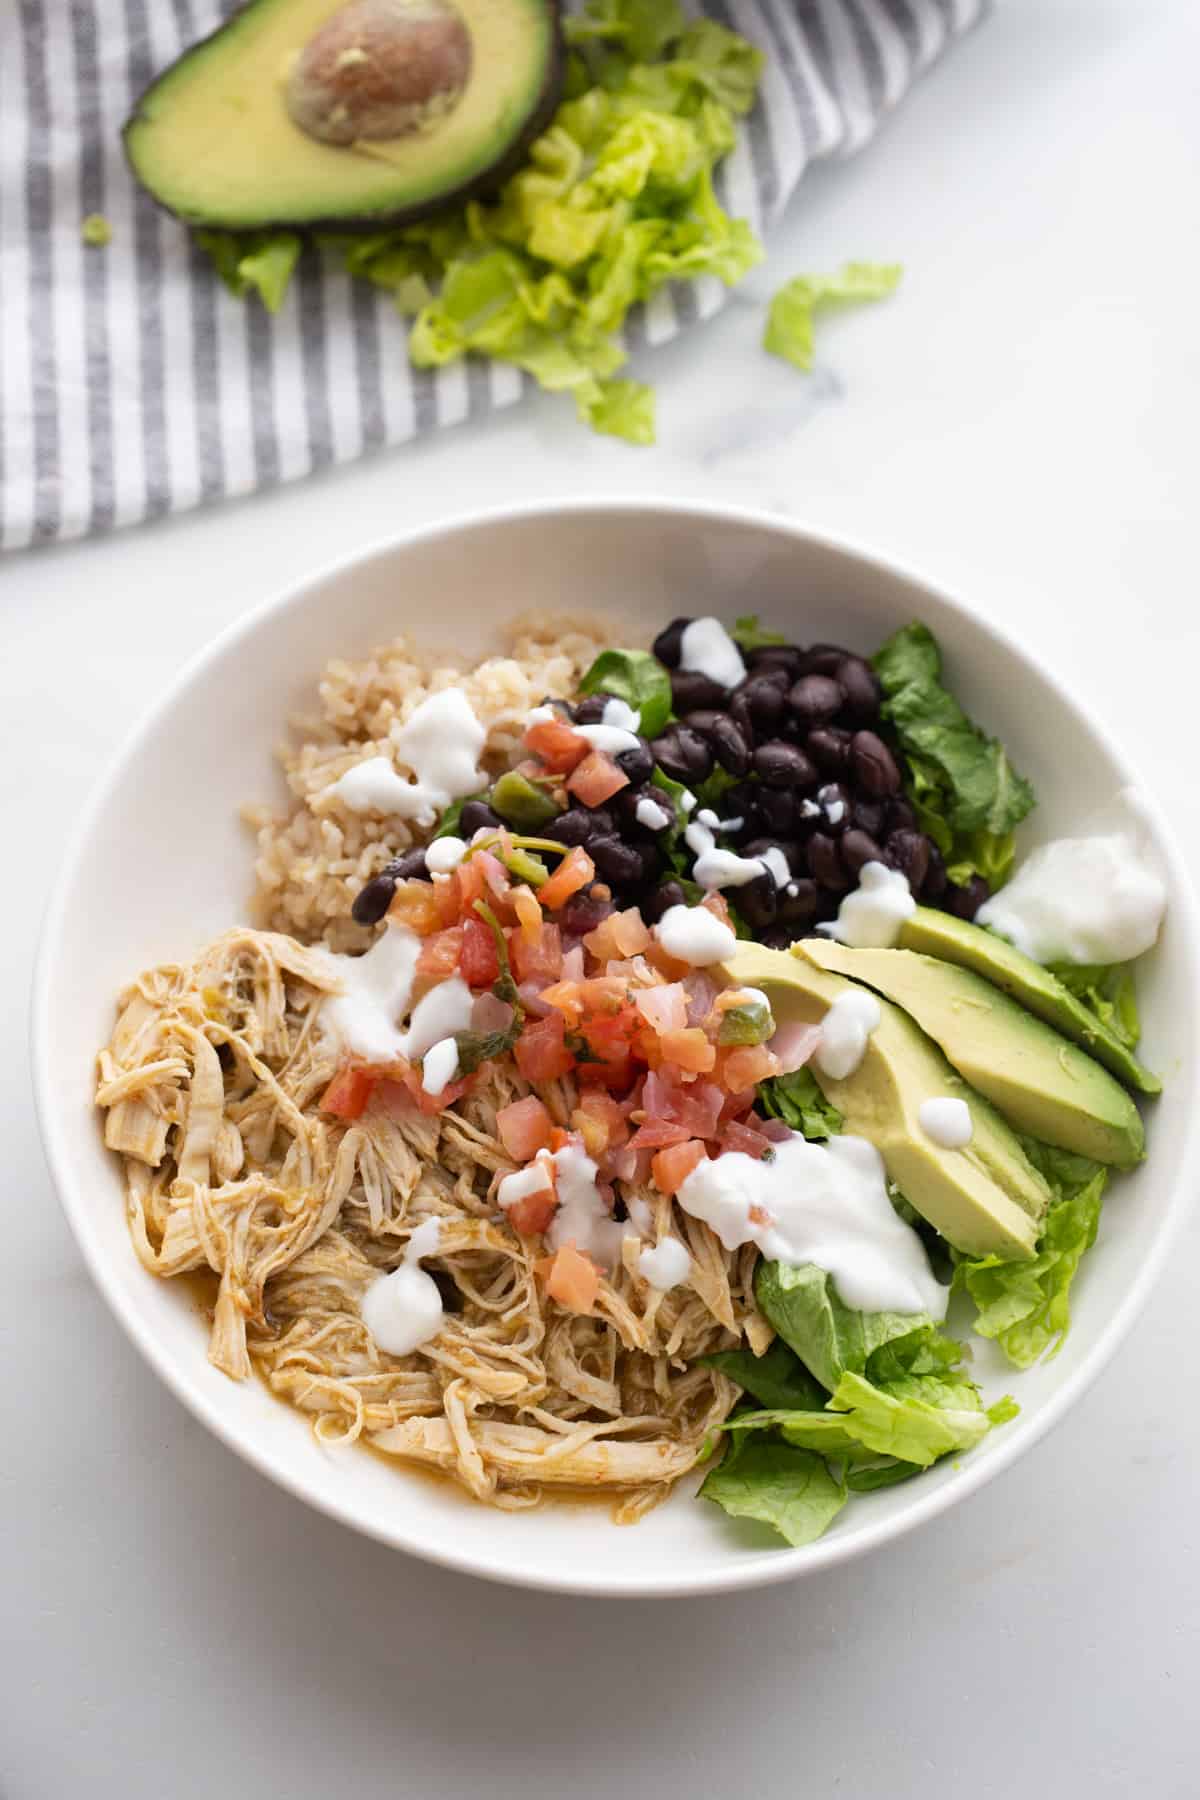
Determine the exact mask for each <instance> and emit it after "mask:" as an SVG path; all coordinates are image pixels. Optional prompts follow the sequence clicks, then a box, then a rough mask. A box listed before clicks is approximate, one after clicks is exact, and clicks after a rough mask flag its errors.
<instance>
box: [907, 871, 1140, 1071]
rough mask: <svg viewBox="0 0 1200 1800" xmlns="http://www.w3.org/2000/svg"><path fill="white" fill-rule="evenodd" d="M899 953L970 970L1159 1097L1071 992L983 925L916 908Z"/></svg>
mask: <svg viewBox="0 0 1200 1800" xmlns="http://www.w3.org/2000/svg"><path fill="white" fill-rule="evenodd" d="M899 942H900V948H901V949H902V950H918V951H921V952H922V953H923V954H924V955H926V956H939V957H941V959H942V960H943V962H951V963H958V964H959V966H960V967H961V968H964V969H974V971H975V973H976V974H977V975H983V976H986V978H987V980H988V981H991V982H994V983H995V985H996V986H997V987H998V988H1002V989H1003V990H1004V992H1005V993H1006V994H1008V995H1009V996H1010V997H1011V998H1012V999H1013V1000H1019V1001H1020V1003H1021V1005H1022V1006H1023V1007H1025V1008H1026V1009H1027V1011H1029V1012H1031V1013H1036V1014H1037V1016H1038V1018H1039V1019H1043V1020H1044V1021H1045V1022H1046V1024H1047V1025H1053V1026H1054V1028H1055V1030H1056V1031H1061V1032H1062V1034H1063V1036H1064V1037H1068V1038H1070V1040H1071V1042H1072V1043H1073V1044H1079V1045H1080V1046H1081V1047H1082V1048H1083V1049H1084V1050H1086V1051H1088V1053H1089V1054H1090V1055H1092V1056H1094V1057H1095V1058H1096V1061H1097V1062H1102V1063H1103V1064H1104V1066H1105V1068H1106V1069H1109V1070H1111V1072H1112V1073H1113V1074H1114V1075H1116V1076H1117V1077H1118V1079H1119V1080H1121V1081H1123V1082H1124V1083H1125V1085H1126V1087H1131V1088H1135V1089H1136V1090H1137V1092H1138V1093H1140V1094H1160V1093H1161V1092H1162V1082H1161V1081H1160V1080H1159V1079H1158V1077H1157V1075H1152V1074H1151V1073H1150V1071H1149V1069H1146V1068H1143V1067H1142V1064H1141V1063H1140V1062H1139V1061H1138V1059H1137V1057H1136V1056H1134V1055H1133V1054H1132V1052H1131V1051H1130V1050H1129V1048H1128V1047H1127V1045H1125V1044H1123V1043H1122V1042H1121V1040H1120V1038H1119V1037H1117V1036H1116V1034H1115V1033H1114V1032H1112V1031H1110V1030H1109V1029H1108V1027H1107V1025H1104V1024H1102V1023H1101V1021H1100V1020H1099V1019H1098V1018H1097V1017H1096V1015H1095V1013H1091V1012H1089V1011H1088V1009H1087V1007H1086V1006H1084V1004H1083V1002H1082V1001H1080V1000H1077V999H1076V997H1075V995H1074V994H1073V993H1072V992H1071V991H1070V989H1069V988H1067V987H1064V986H1063V984H1062V982H1061V981H1059V979H1058V977H1057V976H1056V975H1052V974H1051V973H1050V971H1049V969H1043V968H1042V966H1041V964H1040V963H1035V962H1034V961H1033V960H1032V959H1031V958H1030V957H1028V956H1026V955H1024V954H1023V952H1022V951H1020V950H1018V949H1017V948H1016V947H1015V946H1014V945H1012V944H1010V943H1009V942H1008V941H1007V939H1005V938H1001V937H997V936H996V934H995V932H992V931H985V930H984V929H983V927H982V925H970V924H968V923H967V921H966V920H965V919H955V918H953V917H952V916H951V914H949V913H942V912H935V911H934V910H933V909H932V907H928V906H918V908H917V910H916V912H915V913H913V915H912V917H911V918H909V919H906V920H905V921H904V924H903V925H902V927H901V929H900V940H899Z"/></svg>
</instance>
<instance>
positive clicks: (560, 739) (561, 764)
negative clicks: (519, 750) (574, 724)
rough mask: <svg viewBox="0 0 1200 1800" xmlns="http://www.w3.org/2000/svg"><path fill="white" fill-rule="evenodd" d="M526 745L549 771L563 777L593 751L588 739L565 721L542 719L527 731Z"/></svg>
mask: <svg viewBox="0 0 1200 1800" xmlns="http://www.w3.org/2000/svg"><path fill="white" fill-rule="evenodd" d="M525 743H526V745H527V747H528V748H529V749H530V750H532V751H533V753H534V755H535V756H540V757H541V759H542V761H543V762H544V763H545V765H546V767H547V768H548V769H552V770H554V772H555V773H556V774H562V775H565V774H566V773H567V772H568V771H569V770H570V769H573V768H574V767H575V765H576V764H577V763H581V762H582V761H583V759H584V757H585V756H587V755H588V753H589V751H590V749H591V746H590V745H589V743H588V741H587V739H586V738H585V737H580V735H579V733H578V732H577V731H572V729H571V727H570V726H569V725H568V724H567V723H566V722H565V720H563V719H540V720H539V721H538V723H537V724H536V725H531V726H530V727H529V729H528V730H527V731H526V733H525Z"/></svg>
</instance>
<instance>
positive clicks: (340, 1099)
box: [320, 1067, 378, 1119]
mask: <svg viewBox="0 0 1200 1800" xmlns="http://www.w3.org/2000/svg"><path fill="white" fill-rule="evenodd" d="M377 1081H378V1076H376V1075H373V1074H372V1073H371V1071H370V1070H369V1069H357V1068H352V1067H347V1068H345V1069H339V1070H338V1072H337V1074H336V1075H335V1076H334V1078H333V1080H332V1081H331V1082H330V1084H329V1086H328V1087H327V1088H326V1089H325V1092H324V1093H323V1094H322V1095H321V1100H320V1107H321V1111H322V1112H327V1113H332V1114H333V1116H334V1118H335V1119H359V1118H361V1117H362V1115H363V1113H364V1112H365V1111H366V1107H367V1102H368V1101H369V1100H370V1098H371V1095H372V1093H373V1092H374V1091H375V1085H376V1082H377Z"/></svg>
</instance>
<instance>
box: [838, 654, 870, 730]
mask: <svg viewBox="0 0 1200 1800" xmlns="http://www.w3.org/2000/svg"><path fill="white" fill-rule="evenodd" d="M834 676H835V679H836V681H837V683H838V686H839V687H840V688H841V689H842V690H843V692H844V693H845V696H846V700H845V704H844V705H843V707H842V712H843V714H844V716H845V717H846V718H847V719H849V720H851V721H852V722H853V723H854V724H855V725H870V724H871V723H872V722H873V721H874V720H875V719H877V718H878V717H879V700H880V694H881V689H880V686H879V678H878V676H877V675H876V673H875V671H874V669H873V668H872V667H871V665H870V663H867V662H864V661H863V659H862V657H861V656H844V657H843V658H842V660H841V662H840V663H839V664H838V666H837V668H836V669H835V671H834Z"/></svg>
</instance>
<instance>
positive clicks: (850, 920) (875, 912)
mask: <svg viewBox="0 0 1200 1800" xmlns="http://www.w3.org/2000/svg"><path fill="white" fill-rule="evenodd" d="M916 910H917V903H916V901H915V900H914V899H913V895H912V889H911V888H910V887H909V885H908V879H907V877H906V876H904V875H902V874H901V873H900V871H899V869H889V868H888V867H887V866H886V865H885V864H884V863H880V862H869V863H864V865H863V867H862V869H861V870H860V871H859V876H858V886H857V887H856V888H855V889H853V891H852V892H851V893H849V894H847V895H846V898H845V899H844V900H843V901H842V903H841V905H840V906H839V907H838V916H837V918H836V919H832V920H830V921H828V923H826V924H824V925H818V926H817V930H818V931H823V932H825V933H826V935H827V936H829V937H831V938H836V939H837V940H838V942H839V943H841V944H849V945H850V946H851V948H852V949H855V950H890V949H891V948H892V946H893V945H894V944H895V942H896V940H897V938H898V937H899V936H900V927H901V926H902V925H903V923H904V921H905V919H910V918H911V917H912V915H913V913H914V912H915V911H916Z"/></svg>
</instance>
